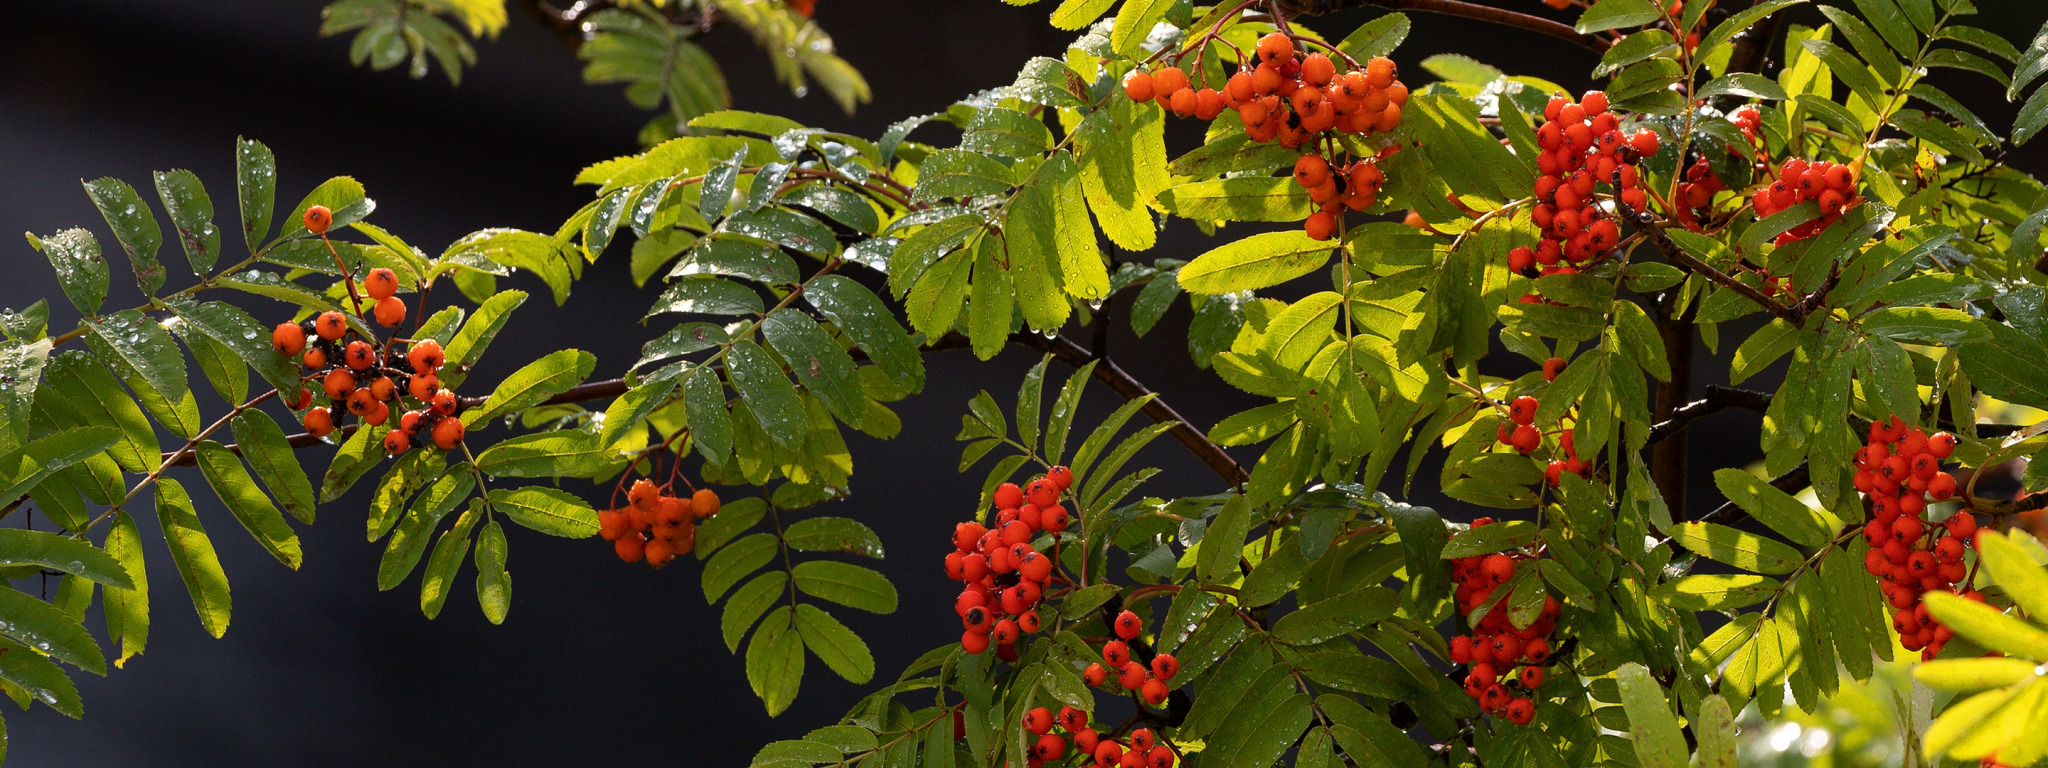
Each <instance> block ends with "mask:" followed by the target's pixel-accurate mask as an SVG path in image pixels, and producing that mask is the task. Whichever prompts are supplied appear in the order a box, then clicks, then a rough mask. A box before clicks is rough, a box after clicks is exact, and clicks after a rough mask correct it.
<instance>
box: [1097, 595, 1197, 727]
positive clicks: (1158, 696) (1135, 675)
mask: <svg viewBox="0 0 2048 768" xmlns="http://www.w3.org/2000/svg"><path fill="white" fill-rule="evenodd" d="M1110 629H1111V630H1113V631H1115V632H1116V636H1117V638H1118V639H1116V640H1111V641H1109V642H1106V643H1103V644H1102V663H1100V664H1089V665H1088V668H1087V669H1085V670H1082V671H1081V681H1082V682H1085V683H1087V684H1088V685H1089V686H1091V687H1101V686H1102V685H1104V684H1106V683H1108V682H1109V676H1110V673H1111V672H1115V674H1116V682H1117V685H1119V686H1121V687H1122V688H1123V690H1126V691H1130V692H1133V693H1136V694H1138V696H1139V697H1140V698H1143V699H1144V700H1145V703H1147V704H1150V705H1152V706H1155V707H1156V706H1159V705H1160V704H1164V703H1166V697H1168V696H1170V695H1172V694H1173V688H1172V686H1169V685H1168V683H1171V682H1173V677H1174V675H1177V674H1180V661H1179V660H1178V659H1175V658H1174V657H1173V656H1171V655H1169V654H1164V653H1162V654H1158V655H1155V656H1153V657H1152V661H1151V663H1149V664H1148V663H1145V662H1141V661H1138V660H1137V659H1133V658H1131V645H1130V643H1131V641H1134V640H1137V639H1138V636H1139V635H1141V634H1144V632H1145V621H1144V620H1143V619H1140V618H1138V614H1136V613H1132V612H1130V611H1124V612H1122V613H1119V614H1117V616H1116V618H1115V619H1114V620H1112V621H1111V622H1110Z"/></svg>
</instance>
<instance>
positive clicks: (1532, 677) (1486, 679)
mask: <svg viewBox="0 0 2048 768" xmlns="http://www.w3.org/2000/svg"><path fill="white" fill-rule="evenodd" d="M1492 522H1493V518H1489V517H1482V518H1479V519H1478V520H1474V521H1472V527H1473V528H1480V527H1483V526H1485V525H1488V524H1490V523H1492ZM1527 559H1529V556H1528V555H1525V554H1521V553H1494V554H1491V555H1474V556H1472V557H1461V558H1457V559H1455V560H1452V561H1451V579H1452V580H1453V581H1456V582H1457V584H1458V590H1457V600H1458V612H1459V613H1462V614H1464V615H1466V616H1468V617H1469V616H1471V615H1472V613H1473V612H1474V611H1477V610H1479V609H1481V608H1487V609H1488V610H1487V611H1486V615H1485V616H1484V617H1481V618H1480V620H1479V624H1478V626H1476V627H1473V628H1472V634H1470V635H1458V636H1457V637H1453V638H1451V661H1452V662H1454V663H1458V664H1468V665H1470V669H1469V670H1468V671H1467V673H1466V675H1465V680H1464V685H1465V693H1466V694H1467V695H1469V696H1471V697H1472V698H1473V699H1475V700H1477V701H1478V702H1479V705H1480V708H1481V709H1483V710H1485V711H1486V713H1487V714H1490V715H1493V716H1494V717H1505V718H1507V719H1508V722H1511V723H1514V724H1516V725H1528V724H1529V721H1530V720H1533V719H1535V718H1536V702H1535V700H1534V699H1533V698H1531V697H1532V696H1534V695H1535V693H1536V689H1538V688H1541V687H1543V680H1544V677H1545V672H1544V671H1543V668H1544V665H1546V664H1549V663H1550V652H1551V648H1550V635H1551V631H1552V630H1554V629H1556V628H1557V614H1558V610H1559V609H1560V607H1561V606H1559V604H1558V602H1557V599H1556V598H1553V597H1550V596H1548V595H1545V596H1544V597H1543V613H1542V614H1541V615H1540V616H1538V617H1537V619H1536V620H1535V621H1534V622H1531V623H1530V624H1529V626H1527V627H1521V628H1516V627H1515V626H1514V625H1513V624H1512V623H1510V622H1509V621H1508V610H1507V605H1506V601H1507V597H1508V596H1507V594H1506V593H1505V592H1502V593H1500V594H1495V593H1496V592H1497V591H1499V590H1498V588H1499V587H1500V586H1501V585H1503V584H1506V583H1508V581H1509V580H1511V579H1513V578H1514V577H1515V569H1516V565H1515V564H1516V562H1518V561H1521V560H1527Z"/></svg>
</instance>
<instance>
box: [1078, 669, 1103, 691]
mask: <svg viewBox="0 0 2048 768" xmlns="http://www.w3.org/2000/svg"><path fill="white" fill-rule="evenodd" d="M1108 679H1109V670H1107V669H1104V668H1103V666H1102V665H1101V664H1089V665H1088V668H1087V669H1083V670H1081V682H1084V683H1087V684H1088V687H1090V688H1099V687H1101V686H1102V683H1103V682H1104V681H1106V680H1108Z"/></svg>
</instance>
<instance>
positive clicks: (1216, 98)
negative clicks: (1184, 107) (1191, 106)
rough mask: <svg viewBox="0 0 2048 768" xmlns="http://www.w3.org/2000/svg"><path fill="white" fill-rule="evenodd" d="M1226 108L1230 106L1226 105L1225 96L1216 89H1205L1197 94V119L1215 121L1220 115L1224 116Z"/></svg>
mask: <svg viewBox="0 0 2048 768" xmlns="http://www.w3.org/2000/svg"><path fill="white" fill-rule="evenodd" d="M1226 106H1228V105H1226V104H1225V103H1224V100H1223V94H1221V93H1218V92H1217V91H1216V89H1214V88H1203V89H1202V90H1199V91H1196V92H1195V117H1196V118H1197V119H1201V120H1214V119H1216V117H1217V116H1218V115H1221V114H1223V109H1224V107H1226Z"/></svg>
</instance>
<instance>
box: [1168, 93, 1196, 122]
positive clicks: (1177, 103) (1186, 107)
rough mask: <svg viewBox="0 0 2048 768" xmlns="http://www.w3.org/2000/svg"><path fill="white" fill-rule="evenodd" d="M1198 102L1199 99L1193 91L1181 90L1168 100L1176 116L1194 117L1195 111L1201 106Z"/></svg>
mask: <svg viewBox="0 0 2048 768" xmlns="http://www.w3.org/2000/svg"><path fill="white" fill-rule="evenodd" d="M1198 101H1199V99H1197V98H1196V97H1195V92H1194V91H1193V90H1190V89H1188V88H1181V89H1179V90H1176V91H1174V92H1173V95H1172V96H1171V97H1170V98H1169V99H1168V102H1169V103H1168V106H1170V107H1172V109H1173V113H1174V114H1175V115H1178V116H1180V117H1194V116H1195V109H1196V108H1197V107H1198V106H1200V104H1199V103H1198Z"/></svg>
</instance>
